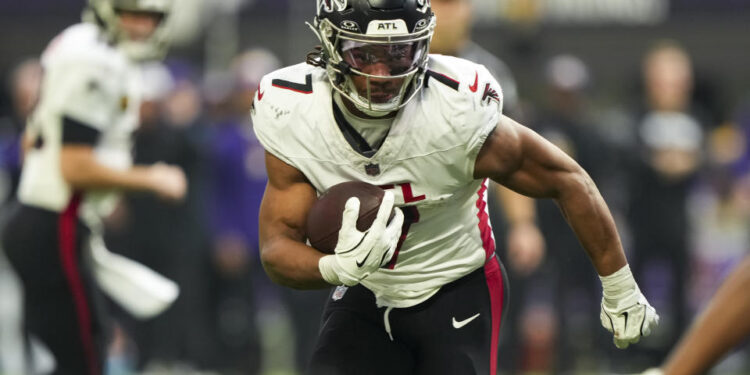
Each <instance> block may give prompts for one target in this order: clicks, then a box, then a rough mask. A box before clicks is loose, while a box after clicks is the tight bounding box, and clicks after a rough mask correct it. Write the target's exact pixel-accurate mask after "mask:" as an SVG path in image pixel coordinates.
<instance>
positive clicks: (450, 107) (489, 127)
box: [425, 55, 503, 179]
mask: <svg viewBox="0 0 750 375" xmlns="http://www.w3.org/2000/svg"><path fill="white" fill-rule="evenodd" d="M427 75H428V78H427V80H428V85H429V89H428V90H427V91H428V93H427V95H429V98H427V100H425V102H426V105H427V106H428V107H429V108H431V109H430V110H428V113H429V115H430V117H431V118H433V119H434V120H432V122H434V123H438V122H439V121H440V120H444V121H445V123H446V124H449V125H450V126H451V127H450V129H448V130H447V131H444V133H445V135H443V137H446V138H447V139H446V141H447V144H446V145H445V146H443V147H449V146H453V145H455V146H459V145H460V146H461V147H463V153H464V155H467V156H468V157H465V158H461V159H460V161H459V162H460V163H461V165H460V166H458V167H459V168H460V170H461V174H462V176H464V177H465V178H466V179H472V178H473V174H474V163H475V161H476V157H477V154H478V153H479V151H480V150H481V148H482V146H483V145H484V141H485V140H486V139H487V136H488V135H489V134H490V133H491V132H492V131H493V130H494V129H495V126H496V125H497V123H498V121H499V120H500V116H501V114H502V110H503V96H502V91H501V89H500V84H498V82H497V80H495V78H494V77H493V76H492V74H490V72H489V71H488V70H487V68H485V67H484V66H483V65H479V64H475V63H472V62H470V61H467V60H463V59H459V58H455V57H451V56H442V55H431V59H430V65H429V70H428V73H427ZM433 80H435V81H438V82H433ZM453 162H454V163H455V162H456V160H454V161H453Z"/></svg>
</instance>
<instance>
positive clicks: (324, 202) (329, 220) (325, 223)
mask: <svg viewBox="0 0 750 375" xmlns="http://www.w3.org/2000/svg"><path fill="white" fill-rule="evenodd" d="M384 194H385V192H384V191H383V189H381V188H379V187H377V186H375V185H370V184H368V183H366V182H361V181H348V182H342V183H340V184H338V185H334V186H332V187H331V188H330V189H328V190H327V191H326V192H325V193H323V194H322V195H321V196H320V197H319V198H318V200H317V201H316V202H315V204H313V206H312V208H311V209H310V212H309V213H308V215H307V224H306V227H305V231H306V233H307V239H308V240H309V241H310V245H311V246H312V247H314V248H316V249H318V250H319V251H321V252H323V253H326V254H333V251H334V249H335V248H336V243H337V242H338V239H339V230H340V229H341V216H342V214H343V212H344V206H345V205H346V201H347V200H348V199H349V198H351V197H357V198H359V204H360V205H359V218H358V219H357V230H359V231H365V230H367V228H369V227H370V225H372V222H373V221H374V220H375V217H376V216H377V215H378V208H379V207H380V202H381V201H382V199H383V195H384ZM392 216H393V213H391V217H392Z"/></svg>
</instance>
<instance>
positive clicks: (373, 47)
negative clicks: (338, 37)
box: [341, 40, 427, 78]
mask: <svg viewBox="0 0 750 375" xmlns="http://www.w3.org/2000/svg"><path fill="white" fill-rule="evenodd" d="M426 46H427V42H426V41H425V40H418V41H413V42H407V43H364V42H358V41H353V40H343V41H342V43H341V55H342V56H341V57H342V58H343V60H344V61H345V62H346V63H347V64H349V66H351V67H352V68H354V69H355V70H358V71H359V72H362V73H365V74H368V75H371V76H376V77H383V78H385V77H394V76H401V75H403V74H408V73H410V72H411V71H413V70H415V69H417V68H418V67H419V65H420V63H421V61H422V59H423V57H424V54H425V52H426V49H427V48H426Z"/></svg>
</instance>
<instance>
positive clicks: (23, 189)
mask: <svg viewBox="0 0 750 375" xmlns="http://www.w3.org/2000/svg"><path fill="white" fill-rule="evenodd" d="M170 7H171V0H90V1H89V3H88V6H87V8H86V9H85V11H84V22H83V23H80V24H76V25H73V26H70V27H68V28H67V29H65V30H64V31H63V32H62V33H61V34H59V35H58V36H57V37H56V38H55V39H53V40H52V42H51V43H50V44H49V46H48V47H47V49H46V50H45V51H44V53H43V55H42V58H41V61H42V65H43V68H44V77H43V79H42V87H41V97H40V100H39V103H38V104H37V106H36V109H35V111H34V113H33V115H32V116H31V117H30V119H29V122H28V124H27V126H26V129H25V134H24V140H23V142H24V151H25V158H24V164H23V170H22V175H21V182H20V186H19V190H18V198H19V201H20V203H21V205H20V207H18V209H17V210H16V211H15V212H14V213H13V214H12V216H11V218H10V220H9V222H8V224H7V226H6V228H5V230H4V233H3V248H4V249H5V251H6V253H7V255H8V259H9V260H10V262H11V264H12V266H13V267H14V269H15V270H16V271H17V273H18V275H19V276H20V278H21V280H22V283H23V287H24V296H25V302H24V307H25V312H24V319H25V328H26V329H27V330H28V333H29V335H30V336H32V337H35V338H36V339H38V340H39V341H40V342H41V343H42V344H43V345H44V346H46V347H47V348H48V349H49V351H50V352H51V354H52V355H53V356H54V361H55V363H56V369H55V370H54V373H55V374H75V375H82V374H86V375H95V374H101V373H103V362H104V358H105V357H104V355H105V349H106V340H105V338H106V336H107V334H106V332H104V326H103V324H102V316H101V315H100V313H99V312H98V310H97V307H98V303H99V301H98V295H97V290H96V288H95V285H94V283H93V281H92V276H91V270H90V269H89V266H88V262H86V261H85V260H86V257H85V254H86V253H85V252H84V251H83V249H84V248H86V246H87V245H86V244H87V240H86V238H87V236H88V234H89V233H91V230H92V228H94V227H95V226H98V224H99V218H101V217H102V216H104V215H106V214H107V213H108V212H109V211H110V210H111V209H112V208H113V203H114V202H116V195H115V194H114V191H116V190H139V191H147V192H151V193H155V194H157V195H159V196H161V197H164V198H167V199H174V200H177V199H181V198H182V197H183V195H184V194H185V190H186V182H185V176H184V174H183V172H182V170H180V169H179V168H176V167H172V166H167V165H163V164H158V165H152V166H132V165H131V156H130V146H131V133H132V132H133V131H134V130H135V129H136V127H137V123H138V115H139V109H140V108H139V107H140V103H139V102H140V99H139V98H140V94H139V88H138V86H137V84H138V83H139V82H140V78H139V76H138V75H137V74H138V70H137V67H136V65H135V63H136V62H138V61H142V60H147V59H157V58H160V57H161V56H163V55H164V53H165V48H166V43H165V38H164V37H165V35H164V20H165V18H166V17H167V15H168V13H169V10H170Z"/></svg>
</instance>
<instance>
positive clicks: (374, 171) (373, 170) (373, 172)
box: [365, 163, 380, 176]
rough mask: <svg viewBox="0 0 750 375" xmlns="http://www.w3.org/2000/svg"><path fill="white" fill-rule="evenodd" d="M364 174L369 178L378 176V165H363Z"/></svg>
mask: <svg viewBox="0 0 750 375" xmlns="http://www.w3.org/2000/svg"><path fill="white" fill-rule="evenodd" d="M365 173H367V174H368V175H370V176H377V175H379V174H380V165H378V164H373V163H370V164H367V165H365Z"/></svg>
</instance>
